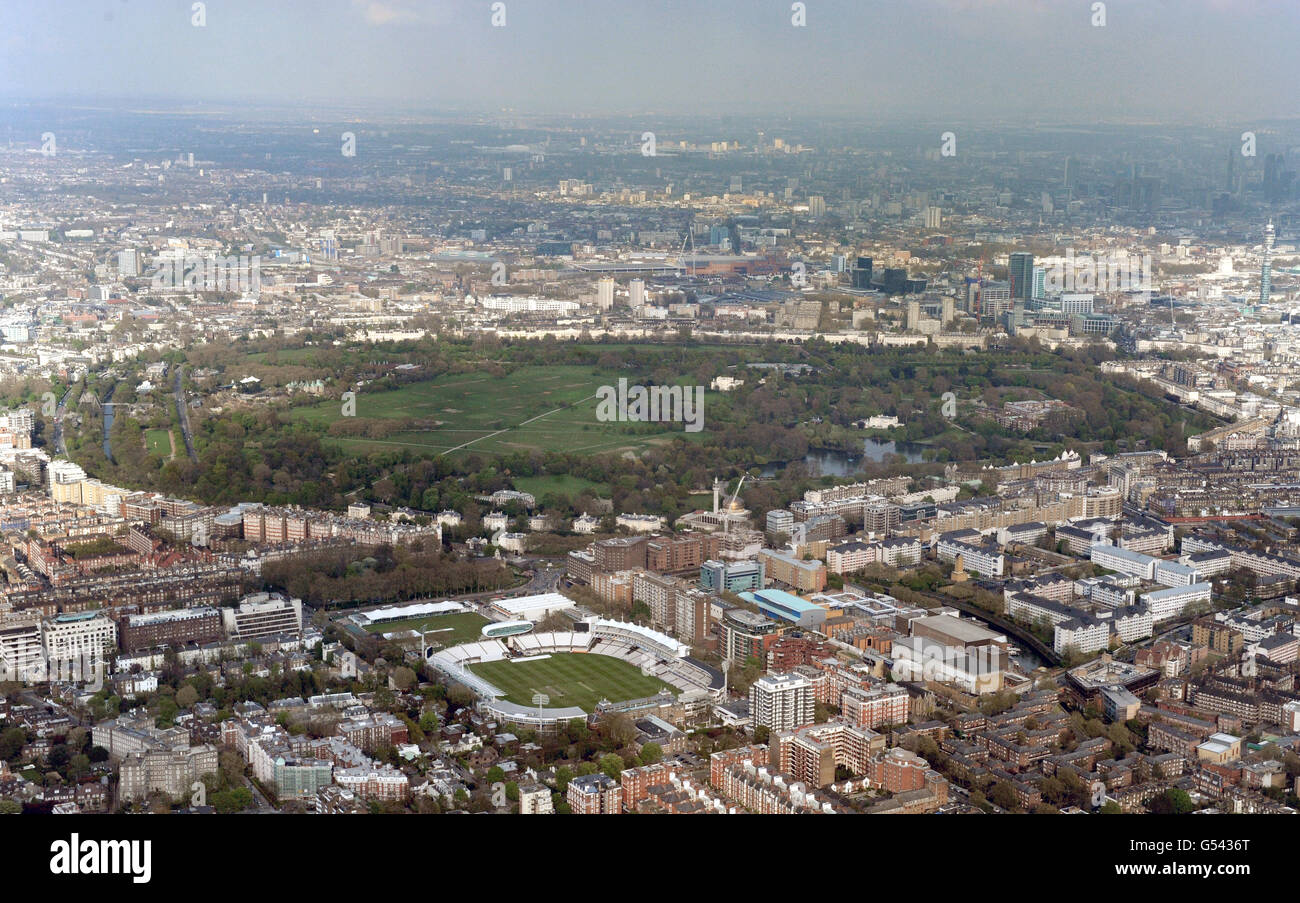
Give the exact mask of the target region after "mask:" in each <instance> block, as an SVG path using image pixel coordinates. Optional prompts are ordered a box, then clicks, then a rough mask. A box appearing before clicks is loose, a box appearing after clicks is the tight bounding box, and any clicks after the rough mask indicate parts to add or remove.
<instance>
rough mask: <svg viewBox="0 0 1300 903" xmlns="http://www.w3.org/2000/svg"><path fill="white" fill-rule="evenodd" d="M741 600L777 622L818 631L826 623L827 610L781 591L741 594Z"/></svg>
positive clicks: (766, 590) (771, 590) (772, 590)
mask: <svg viewBox="0 0 1300 903" xmlns="http://www.w3.org/2000/svg"><path fill="white" fill-rule="evenodd" d="M740 598H742V599H744V600H745V601H746V602H749V603H752V604H754V605H757V606H758V610H759V611H761V612H762V613H763V614H765V615H767V616H768V617H769V618H772V619H774V620H777V621H787V622H789V623H791V624H796V625H798V626H800V627H810V628H813V629H816V628H817V627H819V626H821V625H822V624H824V623H825V622H826V609H824V608H822V607H821V606H820V605H817V604H815V603H812V602H809V601H807V600H806V599H800V598H799V597H798V596H796V595H794V594H793V593H787V592H786V591H785V590H780V589H760V590H755V591H754V592H752V593H741V594H740Z"/></svg>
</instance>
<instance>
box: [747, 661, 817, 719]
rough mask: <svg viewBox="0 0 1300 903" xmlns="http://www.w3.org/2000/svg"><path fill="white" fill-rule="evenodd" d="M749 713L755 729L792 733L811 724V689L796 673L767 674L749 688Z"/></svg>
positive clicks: (812, 715)
mask: <svg viewBox="0 0 1300 903" xmlns="http://www.w3.org/2000/svg"><path fill="white" fill-rule="evenodd" d="M749 714H750V717H751V719H752V720H753V724H754V727H766V728H769V729H770V730H771V731H772V732H773V733H775V732H776V731H792V730H794V729H795V728H797V727H803V726H804V725H805V724H812V723H813V719H814V713H813V689H812V684H810V683H809V682H808V681H807V679H806V678H803V677H800V676H799V675H797V674H768V675H766V676H764V677H760V678H759V679H758V680H756V681H754V683H753V685H752V686H751V687H750V688H749Z"/></svg>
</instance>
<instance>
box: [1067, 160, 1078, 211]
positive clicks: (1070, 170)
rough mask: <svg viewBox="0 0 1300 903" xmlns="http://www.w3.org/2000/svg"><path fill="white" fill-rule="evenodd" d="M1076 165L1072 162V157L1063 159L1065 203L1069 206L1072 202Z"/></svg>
mask: <svg viewBox="0 0 1300 903" xmlns="http://www.w3.org/2000/svg"><path fill="white" fill-rule="evenodd" d="M1077 169H1078V164H1077V163H1075V162H1074V158H1073V157H1066V158H1065V186H1064V187H1065V203H1066V205H1067V206H1069V203H1070V201H1072V200H1074V179H1075V171H1076V170H1077Z"/></svg>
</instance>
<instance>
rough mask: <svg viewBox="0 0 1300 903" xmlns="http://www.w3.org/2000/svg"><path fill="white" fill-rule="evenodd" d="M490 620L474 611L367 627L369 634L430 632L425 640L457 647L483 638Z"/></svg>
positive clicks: (381, 623)
mask: <svg viewBox="0 0 1300 903" xmlns="http://www.w3.org/2000/svg"><path fill="white" fill-rule="evenodd" d="M487 622H488V619H487V618H485V617H483V616H482V615H480V614H475V613H474V612H472V611H466V612H461V613H458V614H450V615H429V616H428V617H426V618H408V619H407V620H405V621H380V622H379V623H378V624H371V625H369V626H368V627H366V632H367V633H395V632H397V631H399V630H418V631H428V633H427V635H426V636H425V639H426V640H428V641H429V642H430V643H434V644H437V645H439V646H443V647H446V646H455V645H457V644H458V643H470V642H473V641H474V640H478V639H481V638H482V630H483V625H484V624H486V623H487Z"/></svg>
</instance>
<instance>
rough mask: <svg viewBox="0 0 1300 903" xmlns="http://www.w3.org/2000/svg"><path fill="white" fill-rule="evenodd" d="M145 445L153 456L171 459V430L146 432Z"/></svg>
mask: <svg viewBox="0 0 1300 903" xmlns="http://www.w3.org/2000/svg"><path fill="white" fill-rule="evenodd" d="M144 444H145V446H146V447H147V448H148V449H149V454H151V455H162V456H163V457H164V458H169V457H171V453H172V441H171V430H145V431H144Z"/></svg>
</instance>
